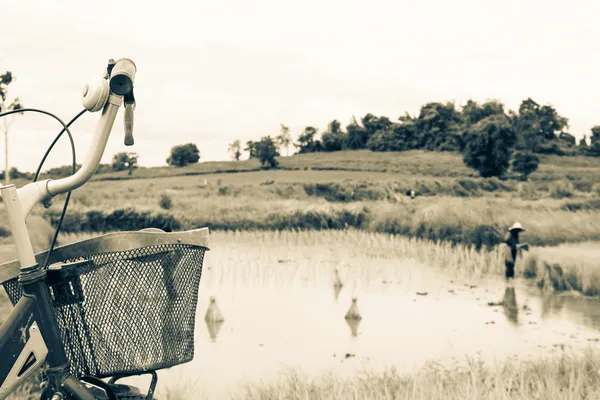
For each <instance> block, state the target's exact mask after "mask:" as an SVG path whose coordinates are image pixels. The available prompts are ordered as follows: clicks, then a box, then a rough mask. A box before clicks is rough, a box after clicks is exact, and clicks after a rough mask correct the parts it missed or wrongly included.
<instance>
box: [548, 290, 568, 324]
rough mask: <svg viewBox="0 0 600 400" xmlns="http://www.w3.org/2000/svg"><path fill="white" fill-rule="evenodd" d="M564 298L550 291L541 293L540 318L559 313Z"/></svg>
mask: <svg viewBox="0 0 600 400" xmlns="http://www.w3.org/2000/svg"><path fill="white" fill-rule="evenodd" d="M564 302H565V298H564V297H563V296H557V295H555V294H551V293H543V294H542V318H547V317H548V316H551V315H556V314H559V313H560V311H561V310H562V308H563V306H564Z"/></svg>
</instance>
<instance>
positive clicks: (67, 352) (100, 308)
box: [0, 58, 209, 400]
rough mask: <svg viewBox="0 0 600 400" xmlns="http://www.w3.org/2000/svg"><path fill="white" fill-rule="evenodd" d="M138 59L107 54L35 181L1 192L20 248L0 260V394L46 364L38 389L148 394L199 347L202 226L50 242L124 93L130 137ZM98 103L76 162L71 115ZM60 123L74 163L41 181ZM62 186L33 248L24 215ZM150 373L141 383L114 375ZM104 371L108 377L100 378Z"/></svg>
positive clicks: (81, 394) (67, 395) (65, 393)
mask: <svg viewBox="0 0 600 400" xmlns="http://www.w3.org/2000/svg"><path fill="white" fill-rule="evenodd" d="M136 72H137V67H136V65H135V63H134V62H133V61H132V60H130V59H127V58H122V59H119V60H117V61H114V60H112V59H111V60H109V62H108V65H107V67H106V70H105V72H104V73H103V76H102V77H100V78H99V79H98V80H96V81H93V82H91V83H90V84H88V85H86V86H85V87H84V90H83V92H82V103H83V106H84V110H83V111H82V112H81V113H79V114H78V115H77V116H76V117H75V118H74V119H73V120H71V121H70V122H69V123H68V124H65V123H64V122H62V121H61V120H60V119H59V118H58V117H56V116H54V115H53V114H51V113H49V112H46V111H42V110H37V109H20V110H13V111H9V112H5V113H2V114H0V117H2V116H6V115H9V114H11V113H15V112H26V111H33V112H38V113H42V114H46V115H49V116H52V117H53V118H55V119H56V120H58V121H59V122H60V123H61V125H62V126H63V129H62V131H61V132H60V133H59V135H58V136H57V137H56V139H55V140H54V142H53V143H52V145H51V146H50V148H49V149H48V151H47V152H46V155H45V156H44V159H43V160H42V163H40V166H39V167H38V171H37V172H36V174H35V178H34V180H33V182H31V183H28V184H27V185H25V186H23V187H21V188H19V189H17V188H16V186H15V185H6V186H0V193H1V195H2V200H3V204H4V208H5V209H6V214H7V217H8V221H9V223H10V229H11V233H12V237H13V241H14V244H15V246H16V249H17V254H18V260H14V261H11V262H8V263H4V264H2V265H0V283H2V285H3V286H4V289H5V290H6V292H7V294H8V297H9V299H10V301H11V303H12V304H13V306H14V308H13V309H12V311H11V313H10V315H9V316H8V319H7V320H6V322H5V323H4V324H3V325H2V327H0V400H1V399H5V398H7V397H8V396H9V395H10V394H11V393H14V391H15V389H17V388H18V387H19V386H20V385H21V384H22V383H23V382H24V381H25V380H26V379H27V378H28V377H30V376H31V375H32V374H35V373H39V371H42V376H43V380H42V384H41V389H40V390H41V399H52V400H60V399H78V400H88V399H89V400H92V399H152V398H153V396H154V392H155V390H156V384H157V381H158V377H157V374H156V371H157V370H160V369H163V368H169V367H172V366H175V365H179V364H183V363H186V362H189V361H191V360H192V359H193V357H194V328H195V315H196V307H197V301H198V290H199V285H200V277H201V274H202V264H203V261H204V255H205V252H206V251H207V250H208V238H209V236H208V229H206V228H202V229H195V230H191V231H186V232H164V231H162V230H160V229H155V228H149V229H142V230H141V231H129V232H115V233H108V234H104V235H101V236H97V237H93V238H91V239H87V240H81V241H78V242H76V243H72V244H68V245H64V246H58V247H56V246H55V245H56V239H57V236H58V233H59V230H60V226H61V224H62V221H63V218H64V215H65V212H66V210H67V205H68V201H69V198H70V195H71V191H73V190H75V189H77V188H79V187H81V186H82V185H84V184H85V183H86V182H87V181H89V180H90V179H91V178H92V176H93V175H94V174H95V172H96V170H97V168H98V166H99V164H100V160H101V158H102V155H103V153H104V150H105V147H106V143H107V141H108V138H109V136H110V133H111V130H112V127H113V125H114V122H115V119H116V116H117V113H118V110H119V108H120V107H121V106H122V105H123V104H124V110H125V111H124V123H125V145H128V146H131V145H133V144H134V140H133V113H134V110H135V97H134V95H133V87H134V81H135V74H136ZM98 111H101V116H100V119H99V122H98V125H97V128H96V131H95V134H94V137H93V140H92V144H91V148H90V150H89V152H88V155H87V157H86V159H85V160H84V163H83V164H82V166H81V167H80V168H79V169H78V170H76V167H75V165H76V162H75V161H76V158H75V148H74V145H73V138H72V135H71V133H70V130H69V126H70V125H71V124H72V123H73V122H74V121H75V120H76V119H77V118H78V117H79V116H81V115H82V114H83V113H85V112H98ZM64 132H66V133H67V135H68V136H69V139H70V140H71V147H72V150H73V175H71V176H69V177H66V178H61V179H56V180H54V179H47V180H43V181H38V180H37V179H38V177H39V174H40V170H41V167H42V164H43V162H44V160H45V159H46V157H47V155H48V153H49V152H50V150H51V149H52V147H53V146H54V144H55V143H56V141H57V140H58V139H59V138H60V137H61V135H62V134H63V133H64ZM64 193H67V196H66V201H65V205H64V207H63V212H62V214H61V217H60V220H59V221H58V224H57V227H56V231H55V234H54V238H53V240H52V243H51V245H50V248H49V249H48V250H47V251H44V252H41V253H38V254H34V251H33V247H32V244H31V240H30V237H29V232H28V230H27V225H26V218H27V216H28V215H29V214H30V213H31V211H32V210H33V208H34V207H35V206H36V205H37V204H38V203H42V204H43V205H44V206H45V207H46V208H48V207H50V205H51V201H52V199H53V197H55V196H57V195H59V194H64ZM145 374H150V375H151V382H150V385H149V388H148V390H147V391H146V394H143V393H142V392H141V391H140V389H139V388H136V387H134V386H131V385H127V384H120V383H117V381H118V380H120V379H123V378H126V377H131V376H134V375H145ZM107 378H109V379H107Z"/></svg>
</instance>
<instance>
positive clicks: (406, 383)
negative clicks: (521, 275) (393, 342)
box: [238, 350, 600, 400]
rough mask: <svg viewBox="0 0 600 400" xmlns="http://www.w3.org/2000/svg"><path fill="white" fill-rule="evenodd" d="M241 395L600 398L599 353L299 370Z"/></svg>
mask: <svg viewBox="0 0 600 400" xmlns="http://www.w3.org/2000/svg"><path fill="white" fill-rule="evenodd" d="M238 398H240V399H241V398H243V399H249V400H263V399H264V400H266V399H286V400H304V399H311V400H312V399H314V400H329V399H372V400H388V399H390V400H391V399H394V400H400V399H406V400H409V399H410V400H438V399H448V400H467V399H473V400H475V399H490V400H496V399H498V400H500V399H511V400H512V399H514V400H532V399H544V400H546V399H547V400H574V399H590V400H591V399H598V398H600V354H599V353H598V352H597V351H591V350H590V351H587V352H585V353H584V354H582V355H575V354H568V353H566V352H561V353H560V354H557V355H551V356H548V357H545V358H544V359H538V360H535V361H525V360H518V359H509V360H508V361H506V362H504V363H502V364H497V365H493V366H486V365H485V364H484V363H483V362H482V361H479V360H473V359H469V360H467V363H466V364H465V365H458V366H453V367H451V368H447V367H441V366H439V365H437V364H429V365H427V366H425V367H424V368H423V369H421V370H420V371H418V372H416V373H413V374H399V373H397V372H395V371H394V370H388V371H386V372H384V373H373V372H371V373H364V374H362V375H361V376H359V377H356V378H340V377H337V376H335V375H333V374H325V375H320V376H316V377H309V376H306V375H303V374H302V373H299V372H297V371H290V372H287V371H286V372H285V373H283V374H282V376H280V377H279V378H278V379H271V380H268V381H265V382H262V383H259V384H253V385H248V386H247V388H246V391H245V393H244V394H243V395H241V396H239V397H238Z"/></svg>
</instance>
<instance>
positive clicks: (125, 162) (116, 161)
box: [111, 153, 138, 175]
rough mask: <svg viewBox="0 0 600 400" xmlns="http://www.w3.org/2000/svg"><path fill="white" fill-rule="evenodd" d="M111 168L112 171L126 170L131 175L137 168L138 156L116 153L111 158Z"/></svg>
mask: <svg viewBox="0 0 600 400" xmlns="http://www.w3.org/2000/svg"><path fill="white" fill-rule="evenodd" d="M111 167H112V170H113V171H124V170H126V169H127V170H128V171H129V175H131V174H132V173H133V170H134V168H137V167H138V155H137V154H136V153H117V154H115V155H114V156H113V160H112V163H111Z"/></svg>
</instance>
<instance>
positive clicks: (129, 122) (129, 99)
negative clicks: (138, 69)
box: [123, 89, 135, 146]
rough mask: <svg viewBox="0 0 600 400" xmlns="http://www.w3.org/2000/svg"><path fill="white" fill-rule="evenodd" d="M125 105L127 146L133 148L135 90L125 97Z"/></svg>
mask: <svg viewBox="0 0 600 400" xmlns="http://www.w3.org/2000/svg"><path fill="white" fill-rule="evenodd" d="M123 102H124V104H125V121H124V123H125V146H133V112H134V111H135V97H134V96H133V89H132V90H131V92H129V93H128V94H126V95H125V96H123Z"/></svg>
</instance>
